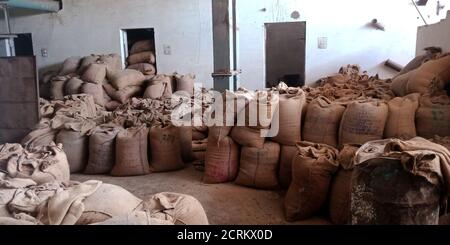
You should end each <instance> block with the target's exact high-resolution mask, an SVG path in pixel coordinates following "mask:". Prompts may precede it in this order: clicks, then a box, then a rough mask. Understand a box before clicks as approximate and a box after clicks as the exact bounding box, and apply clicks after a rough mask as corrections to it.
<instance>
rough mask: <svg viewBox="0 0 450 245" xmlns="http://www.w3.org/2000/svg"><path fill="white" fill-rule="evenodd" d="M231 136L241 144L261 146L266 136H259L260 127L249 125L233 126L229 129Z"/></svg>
mask: <svg viewBox="0 0 450 245" xmlns="http://www.w3.org/2000/svg"><path fill="white" fill-rule="evenodd" d="M230 136H231V138H233V140H234V141H235V142H236V143H238V144H239V145H241V146H247V147H255V148H259V149H261V148H263V147H264V142H265V141H266V138H264V137H261V130H260V129H252V128H249V127H234V128H233V130H231V135H230Z"/></svg>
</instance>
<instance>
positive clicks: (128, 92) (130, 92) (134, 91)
mask: <svg viewBox="0 0 450 245" xmlns="http://www.w3.org/2000/svg"><path fill="white" fill-rule="evenodd" d="M141 91H142V88H141V87H140V86H128V87H125V88H123V89H121V90H117V91H115V92H114V93H112V95H111V98H112V99H113V100H115V101H118V102H120V103H122V104H125V103H127V102H128V101H129V100H130V99H131V98H133V97H135V96H138V95H139V94H140V93H141Z"/></svg>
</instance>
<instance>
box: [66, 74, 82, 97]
mask: <svg viewBox="0 0 450 245" xmlns="http://www.w3.org/2000/svg"><path fill="white" fill-rule="evenodd" d="M81 85H83V80H81V79H79V78H76V77H74V78H71V79H70V80H68V81H67V82H66V84H65V87H64V95H73V94H79V93H80V92H81Z"/></svg>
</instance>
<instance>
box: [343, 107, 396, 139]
mask: <svg viewBox="0 0 450 245" xmlns="http://www.w3.org/2000/svg"><path fill="white" fill-rule="evenodd" d="M388 111H389V109H388V106H387V105H386V103H384V102H378V101H371V102H353V103H351V104H349V105H348V106H347V110H346V111H345V112H344V115H343V117H342V121H341V126H340V130H339V145H340V146H343V145H345V144H361V145H362V144H364V143H366V142H369V141H372V140H378V139H382V138H383V133H384V127H385V125H386V120H387V117H388V114H389V113H388Z"/></svg>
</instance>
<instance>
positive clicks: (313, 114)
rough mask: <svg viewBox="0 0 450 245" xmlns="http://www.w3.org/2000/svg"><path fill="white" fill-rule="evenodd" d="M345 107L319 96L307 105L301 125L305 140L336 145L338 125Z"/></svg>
mask: <svg viewBox="0 0 450 245" xmlns="http://www.w3.org/2000/svg"><path fill="white" fill-rule="evenodd" d="M344 111H345V107H344V106H342V105H340V104H337V103H332V102H331V101H329V100H328V99H326V98H324V97H319V98H317V99H315V100H314V101H312V102H311V103H310V104H309V105H308V110H307V113H306V118H305V126H304V127H303V139H304V140H305V141H309V142H314V143H320V144H327V145H330V146H333V147H338V134H339V126H340V123H341V119H342V115H343V114H344Z"/></svg>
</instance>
